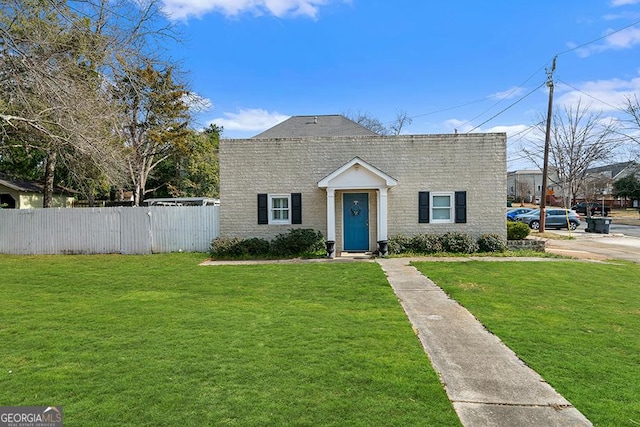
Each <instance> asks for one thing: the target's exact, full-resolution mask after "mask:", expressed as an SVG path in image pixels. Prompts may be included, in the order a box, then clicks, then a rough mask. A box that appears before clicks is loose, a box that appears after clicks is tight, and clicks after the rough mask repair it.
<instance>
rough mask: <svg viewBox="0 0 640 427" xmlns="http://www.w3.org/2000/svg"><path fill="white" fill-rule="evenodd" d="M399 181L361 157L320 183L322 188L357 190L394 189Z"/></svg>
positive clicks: (319, 185) (346, 164)
mask: <svg viewBox="0 0 640 427" xmlns="http://www.w3.org/2000/svg"><path fill="white" fill-rule="evenodd" d="M397 183H398V181H397V180H396V179H394V178H392V177H391V176H389V175H388V174H386V173H384V172H382V171H381V170H380V169H378V168H376V167H375V166H372V165H370V164H369V163H367V162H365V161H364V160H362V159H361V158H359V157H355V158H353V159H352V160H351V161H349V162H347V163H345V164H344V165H342V166H341V167H339V168H338V169H336V170H335V171H333V172H332V173H330V174H329V175H327V176H326V177H325V178H323V179H321V180H320V181H319V182H318V187H320V188H333V189H336V190H357V189H375V188H390V187H394V186H395V185H396V184H397Z"/></svg>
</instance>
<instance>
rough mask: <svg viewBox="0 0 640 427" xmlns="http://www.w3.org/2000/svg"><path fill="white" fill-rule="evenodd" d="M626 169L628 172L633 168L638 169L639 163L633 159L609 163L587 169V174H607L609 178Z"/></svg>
mask: <svg viewBox="0 0 640 427" xmlns="http://www.w3.org/2000/svg"><path fill="white" fill-rule="evenodd" d="M627 169H628V172H633V170H634V169H640V165H638V164H637V163H636V162H634V161H630V162H622V163H613V164H611V165H606V166H599V167H595V168H591V169H587V171H586V172H587V174H589V175H595V174H603V175H607V177H609V178H614V179H615V178H617V177H618V176H619V175H620V174H621V173H622V172H625V170H627Z"/></svg>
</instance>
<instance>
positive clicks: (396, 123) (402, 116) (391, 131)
mask: <svg viewBox="0 0 640 427" xmlns="http://www.w3.org/2000/svg"><path fill="white" fill-rule="evenodd" d="M343 115H344V116H345V117H347V118H348V119H350V120H353V121H354V122H356V123H358V124H359V125H361V126H363V127H365V128H367V129H369V130H370V131H372V132H375V133H377V134H378V135H400V134H401V133H402V130H403V129H404V128H405V127H406V126H409V125H410V124H411V123H412V122H413V119H412V118H411V117H409V115H408V114H407V113H406V111H404V110H400V111H398V112H397V113H396V118H395V119H394V120H393V121H392V122H391V124H390V125H389V126H388V127H387V126H385V125H384V124H383V123H382V122H381V121H380V119H377V118H375V117H372V116H370V115H369V114H368V113H361V112H360V111H358V112H357V113H356V114H351V113H343Z"/></svg>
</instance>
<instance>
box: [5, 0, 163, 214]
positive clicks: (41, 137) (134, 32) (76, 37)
mask: <svg viewBox="0 0 640 427" xmlns="http://www.w3.org/2000/svg"><path fill="white" fill-rule="evenodd" d="M163 22H166V21H163V20H162V14H161V11H160V8H159V3H158V1H157V0H147V1H144V2H142V1H139V2H138V1H133V2H132V1H127V0H5V1H3V2H2V3H1V4H0V150H2V149H3V148H5V149H6V148H12V147H15V146H21V147H24V148H28V149H31V150H39V151H41V152H43V153H45V154H46V165H45V167H44V170H45V173H44V175H45V176H44V178H45V193H44V205H45V207H47V206H49V205H50V203H51V195H52V192H53V183H54V172H55V170H56V166H57V165H58V162H60V161H63V162H66V163H65V166H66V167H67V168H68V169H72V168H76V167H80V168H81V169H80V170H78V171H77V173H75V174H74V175H75V176H76V177H78V178H79V177H80V176H81V175H82V168H83V166H82V165H83V164H84V165H85V166H86V163H87V162H90V163H92V165H91V168H90V169H92V170H95V171H97V172H98V173H100V174H103V175H104V177H106V178H107V179H108V180H109V181H111V182H118V181H119V179H121V177H122V172H123V171H124V168H123V166H124V162H123V160H124V156H123V154H122V150H121V145H118V144H117V140H116V134H115V133H114V129H116V128H117V122H118V119H119V118H120V112H119V107H120V106H119V105H118V104H117V103H114V102H113V99H112V96H111V91H112V88H113V84H114V82H115V81H116V79H118V78H122V76H124V75H126V73H127V72H128V71H129V70H131V68H130V67H129V64H132V63H135V64H138V63H139V62H140V58H141V57H144V58H147V59H148V60H149V61H159V58H160V53H161V49H160V47H159V46H160V43H158V41H159V40H161V39H162V38H163V37H166V36H167V35H170V32H169V30H168V27H167V26H165V24H164V23H163ZM78 159H82V161H78ZM87 169H89V168H87Z"/></svg>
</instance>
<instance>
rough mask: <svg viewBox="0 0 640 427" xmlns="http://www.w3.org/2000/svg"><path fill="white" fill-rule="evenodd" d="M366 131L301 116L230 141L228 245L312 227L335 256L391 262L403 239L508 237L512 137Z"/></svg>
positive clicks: (338, 119) (223, 176)
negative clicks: (391, 250)
mask: <svg viewBox="0 0 640 427" xmlns="http://www.w3.org/2000/svg"><path fill="white" fill-rule="evenodd" d="M287 122H289V123H287ZM324 123H326V126H324V129H323V124H324ZM353 125H355V126H356V127H354V126H353ZM358 128H360V126H359V125H356V124H355V123H353V122H351V121H348V119H345V118H344V117H342V116H317V117H314V116H296V117H292V118H291V119H289V120H287V121H285V122H283V123H282V124H280V125H278V126H276V127H274V128H272V129H271V130H268V131H266V132H264V133H262V134H260V135H258V136H256V137H254V138H251V139H236V140H233V139H232V140H223V141H221V143H220V199H221V204H220V233H221V236H222V237H243V238H249V237H262V238H266V239H272V238H273V237H275V236H276V235H277V234H280V233H283V232H286V231H287V230H288V229H290V228H294V227H299V228H312V229H315V230H320V231H321V232H322V233H323V234H324V235H325V238H326V240H327V241H328V242H329V244H328V245H327V248H328V253H329V256H334V255H335V253H336V252H337V253H340V252H343V251H347V252H360V251H375V250H379V251H380V252H382V253H385V252H386V242H387V240H388V238H389V237H392V236H395V235H400V234H402V235H407V236H410V235H414V234H418V233H432V234H442V233H446V232H452V231H455V232H463V233H468V234H470V235H472V236H475V237H479V236H480V235H482V234H485V233H495V234H499V235H501V236H505V237H506V220H505V217H504V212H505V208H504V206H505V202H506V175H505V173H506V135H505V134H502V133H494V134H478V133H476V134H462V135H461V134H447V135H400V136H379V135H376V134H373V133H372V132H370V131H368V130H366V129H364V128H360V129H358ZM291 133H293V134H294V135H293V136H290V137H284V135H288V134H291ZM336 134H338V135H336ZM339 134H343V135H339ZM299 135H303V136H299ZM306 135H311V136H306ZM321 135H330V136H321ZM334 249H335V251H334Z"/></svg>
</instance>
